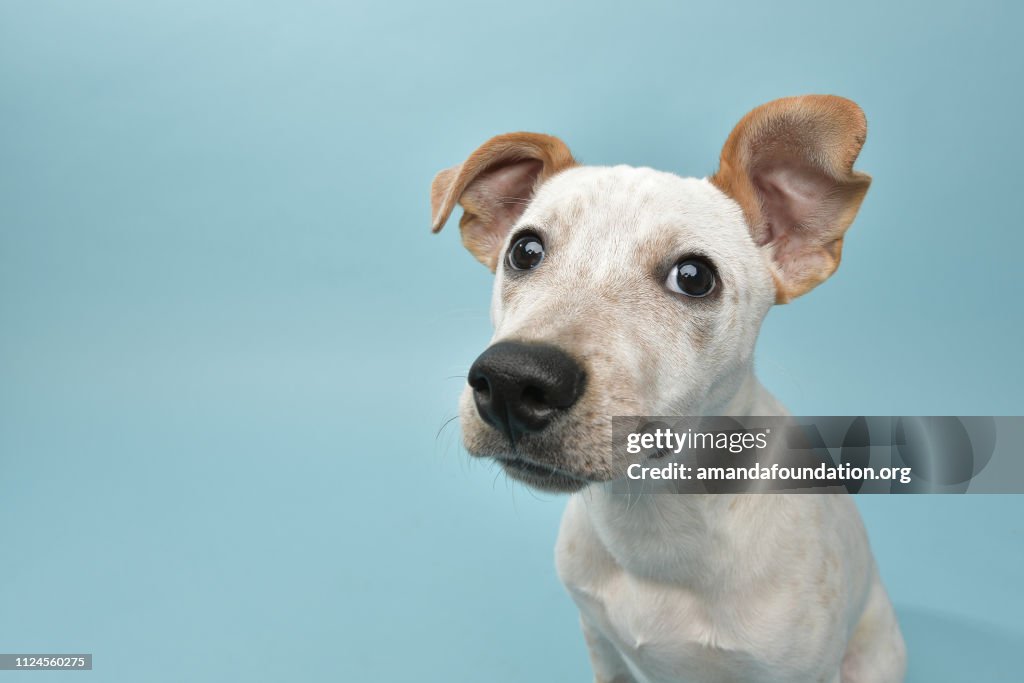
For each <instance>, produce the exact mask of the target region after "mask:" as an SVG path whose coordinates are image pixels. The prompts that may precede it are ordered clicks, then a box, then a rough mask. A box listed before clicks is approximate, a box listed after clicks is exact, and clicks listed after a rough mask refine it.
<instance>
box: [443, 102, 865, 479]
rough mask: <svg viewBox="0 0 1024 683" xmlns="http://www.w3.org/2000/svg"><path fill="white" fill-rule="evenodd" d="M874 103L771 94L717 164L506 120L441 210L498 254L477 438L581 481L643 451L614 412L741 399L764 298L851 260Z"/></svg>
mask: <svg viewBox="0 0 1024 683" xmlns="http://www.w3.org/2000/svg"><path fill="white" fill-rule="evenodd" d="M864 134H865V124H864V118H863V114H862V113H861V112H860V109H859V108H857V106H856V105H855V104H853V103H852V102H850V101H848V100H844V99H841V98H837V97H829V96H808V97H800V98H790V99H786V100H777V101H775V102H772V103H770V104H767V105H764V106H762V107H759V108H758V109H755V110H754V111H753V112H751V113H750V114H748V115H747V116H746V117H745V118H744V119H743V120H742V121H741V122H740V123H739V124H738V125H737V126H736V128H735V129H734V131H733V133H732V134H731V135H730V137H729V139H728V141H727V142H726V145H725V148H724V149H723V152H722V159H721V166H720V169H719V171H718V173H716V174H715V176H713V177H712V178H710V179H703V180H698V179H693V178H681V177H678V176H675V175H672V174H669V173H663V172H659V171H654V170H651V169H646V168H631V167H627V166H616V167H611V168H608V167H583V166H578V165H576V163H575V161H574V160H573V158H572V156H571V154H570V153H569V151H568V149H567V148H566V147H565V145H564V144H563V143H562V142H561V141H560V140H558V139H556V138H552V137H549V136H544V135H538V134H532V133H514V134H510V135H504V136H499V137H497V138H493V139H492V140H490V141H488V142H487V143H485V144H484V145H483V146H482V147H480V148H479V149H478V150H477V151H476V152H474V153H473V155H471V156H470V157H469V158H468V159H467V160H466V162H464V163H463V164H461V165H460V166H457V167H455V168H452V169H448V170H446V171H442V172H441V173H439V174H438V176H437V178H436V179H435V181H434V185H433V188H432V204H433V208H434V229H435V231H437V230H440V228H441V227H442V226H443V225H444V223H445V221H446V220H447V217H448V215H449V214H450V213H451V211H452V210H453V207H454V204H455V203H456V202H458V203H460V204H461V205H462V206H463V208H464V214H463V217H462V220H461V222H460V227H461V231H462V237H463V243H464V244H465V245H466V247H467V249H469V251H470V252H471V253H473V255H474V256H476V257H477V259H478V260H480V261H481V262H483V263H484V264H485V265H488V266H489V267H490V268H491V269H492V270H493V271H494V272H495V276H496V277H495V285H494V294H493V299H492V308H491V313H492V320H493V323H494V327H495V334H494V337H493V339H492V343H491V345H490V346H489V347H488V349H486V350H485V351H484V353H483V354H481V356H480V357H479V358H478V359H477V361H476V362H475V363H474V364H473V367H472V368H471V369H470V373H469V377H468V379H469V381H468V384H467V386H466V388H465V390H464V392H463V394H462V399H461V403H460V417H461V423H462V432H463V439H464V442H465V445H466V448H467V449H468V450H469V452H470V453H472V454H474V455H477V456H487V457H493V458H496V459H498V461H499V462H500V463H501V464H502V466H503V467H504V468H505V470H506V471H507V472H508V473H509V475H511V476H512V477H514V478H516V479H519V480H522V481H524V482H526V483H528V484H531V485H533V486H536V487H538V488H544V489H550V490H561V491H572V490H578V489H580V488H582V487H584V486H586V485H587V483H589V482H593V481H609V480H612V479H616V478H618V477H620V476H622V475H623V474H624V469H625V467H626V466H627V465H628V463H626V462H625V461H618V460H617V459H616V458H615V456H613V450H612V448H611V442H612V439H611V418H612V417H613V416H616V415H659V414H660V415H701V414H717V413H721V412H723V411H725V410H726V409H727V406H728V404H729V402H730V401H731V400H732V399H733V397H734V396H736V394H737V392H738V391H739V388H740V385H741V384H742V382H743V381H744V380H745V378H746V377H747V376H748V375H749V373H750V367H751V361H752V356H753V350H754V345H755V341H756V338H757V333H758V330H759V329H760V325H761V321H762V320H763V318H764V315H765V314H766V312H767V311H768V309H769V308H770V307H771V305H772V304H773V303H775V302H785V301H788V300H789V299H791V298H793V297H795V296H799V295H800V294H802V293H804V292H806V291H807V290H809V289H811V288H812V287H814V286H815V285H816V284H818V283H819V282H821V281H822V280H824V279H825V278H827V277H828V276H829V275H830V274H831V273H832V271H834V270H835V268H836V266H837V265H838V262H839V256H840V249H841V245H842V238H843V233H844V232H845V230H846V228H847V227H848V226H849V224H850V222H852V220H853V217H854V215H855V214H856V211H857V208H858V207H859V205H860V202H861V200H862V199H863V197H864V194H865V192H866V191H867V187H868V185H869V183H870V179H869V178H868V177H867V176H866V175H863V174H861V173H857V172H854V171H853V170H852V166H853V162H854V160H855V159H856V157H857V154H858V153H859V150H860V147H861V145H862V144H863V141H864Z"/></svg>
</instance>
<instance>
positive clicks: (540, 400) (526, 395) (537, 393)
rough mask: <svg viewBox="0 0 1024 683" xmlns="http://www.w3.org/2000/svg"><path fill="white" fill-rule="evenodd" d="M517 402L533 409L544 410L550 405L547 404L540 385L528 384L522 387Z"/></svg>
mask: <svg viewBox="0 0 1024 683" xmlns="http://www.w3.org/2000/svg"><path fill="white" fill-rule="evenodd" d="M519 402H520V403H521V404H522V405H523V406H525V407H527V408H531V409H533V410H546V409H548V408H550V407H551V406H550V405H548V401H547V399H546V398H544V391H543V390H542V389H541V388H540V387H535V386H528V387H526V388H524V389H523V393H522V394H521V395H520V397H519Z"/></svg>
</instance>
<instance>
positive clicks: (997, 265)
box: [0, 0, 1024, 683]
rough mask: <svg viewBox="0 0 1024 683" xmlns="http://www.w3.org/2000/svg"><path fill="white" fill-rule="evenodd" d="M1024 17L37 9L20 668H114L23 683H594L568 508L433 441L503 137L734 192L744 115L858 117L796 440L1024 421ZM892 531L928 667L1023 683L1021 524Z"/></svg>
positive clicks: (893, 6) (0, 542)
mask: <svg viewBox="0 0 1024 683" xmlns="http://www.w3.org/2000/svg"><path fill="white" fill-rule="evenodd" d="M1022 20H1024V14H1022V11H1021V10H1020V5H1019V4H1014V3H1011V2H1004V3H997V2H977V1H975V2H932V3H890V2H878V3H863V2H858V3H843V4H841V5H836V6H832V7H827V6H826V3H820V2H773V3H764V2H729V3H713V2H705V3H693V2H689V3H681V2H634V3H619V2H615V3H613V2H596V1H591V2H586V3H575V4H567V3H552V2H550V1H548V0H543V1H534V0H525V1H523V2H517V3H511V4H510V3H501V4H493V5H490V4H485V3H480V2H468V1H465V2H447V3H415V2H392V3H369V2H366V3H360V4H355V3H332V2H286V1H280V2H263V3H248V2H183V1H180V0H178V1H175V2H163V1H161V2H119V3H115V2H60V3H55V2H41V1H34V2H29V1H26V2H11V1H4V2H3V3H2V4H0V651H5V652H18V651H35V652H45V651H58V652H60V651H64V652H83V651H84V652H92V653H94V655H95V667H96V668H95V670H94V671H93V672H92V673H91V674H64V673H54V674H32V675H31V676H30V675H29V674H15V673H2V672H0V679H2V680H7V679H11V680H22V679H25V680H28V679H29V678H31V680H33V681H45V680H51V679H52V680H57V679H59V680H62V681H63V680H66V679H68V680H69V679H71V678H74V679H75V680H78V678H83V679H88V680H97V681H139V680H147V681H182V680H190V681H230V680H239V681H241V680H245V681H283V680H309V681H314V680H315V681H319V680H349V681H357V680H365V681H412V680H416V681H489V682H492V683H494V682H499V681H521V680H536V681H584V680H589V676H590V674H589V666H588V663H587V658H586V654H585V650H584V647H583V644H582V639H581V637H580V635H579V633H578V630H577V625H576V617H575V613H574V610H573V608H572V606H571V604H570V601H569V599H568V598H567V597H566V596H564V595H563V593H562V590H561V588H560V587H559V585H558V583H557V580H556V578H555V576H554V571H553V568H552V560H551V546H552V543H553V540H554V537H555V532H556V528H557V520H558V517H559V514H560V511H561V507H562V505H563V501H562V500H561V499H560V498H558V497H555V496H541V495H538V494H534V493H531V492H529V491H527V490H525V489H523V488H520V487H518V486H515V485H511V484H509V483H507V482H506V481H505V480H504V479H503V478H502V477H501V476H498V475H497V473H496V472H495V471H494V470H492V469H490V468H489V467H487V466H486V465H485V464H483V463H471V462H469V459H468V457H467V456H466V455H465V454H464V452H462V450H461V449H460V447H459V446H458V435H457V430H456V429H455V426H454V425H452V426H450V427H448V428H447V429H445V430H443V431H441V433H440V435H439V436H436V435H437V434H438V429H439V427H440V426H441V424H442V422H443V421H444V420H445V419H447V418H448V417H451V416H453V415H454V414H455V402H456V396H457V394H458V392H459V390H460V388H461V383H462V381H463V380H462V379H461V377H460V375H464V373H465V371H466V369H467V367H468V366H469V364H470V363H471V362H472V360H473V358H474V357H475V356H476V354H477V353H478V352H479V351H480V350H482V349H483V347H484V345H485V344H486V342H487V340H488V338H489V326H488V319H487V305H488V298H489V291H488V290H489V284H490V274H489V273H487V272H486V270H485V269H484V268H482V267H480V266H479V265H477V264H476V262H475V261H474V260H473V259H472V258H471V257H470V256H469V255H467V254H466V253H465V252H464V251H462V249H461V248H460V247H459V243H458V238H457V231H456V230H453V229H451V228H452V227H454V226H450V227H449V229H448V230H446V231H445V232H444V233H443V234H442V235H441V236H440V237H432V236H430V235H429V231H428V222H429V216H428V214H429V209H428V188H429V183H430V180H431V178H432V176H433V174H434V173H435V172H436V171H437V170H439V169H441V168H442V167H445V166H449V165H452V164H455V163H458V162H459V161H461V160H462V159H463V158H464V157H465V155H467V154H468V153H469V152H470V151H471V150H472V149H473V148H474V147H475V146H476V145H477V144H479V143H481V142H482V141H483V140H485V139H486V138H487V137H489V136H490V135H492V134H496V133H500V132H505V131H509V130H519V129H526V130H539V131H544V132H549V133H554V134H557V135H560V136H562V137H563V138H564V139H565V140H566V141H567V142H568V143H569V144H570V145H571V146H572V147H573V149H574V151H575V152H576V154H577V155H578V156H579V157H580V158H581V159H582V160H584V161H585V162H588V163H598V164H602V163H620V162H623V163H631V164H635V165H651V166H654V167H657V168H661V169H666V170H671V171H676V172H679V173H682V174H686V175H697V176H702V175H706V174H708V173H710V172H712V171H713V170H714V168H715V166H716V159H717V154H718V151H719V148H720V146H721V143H722V142H723V141H724V139H725V136H726V135H727V134H728V132H729V130H730V128H731V126H732V125H733V123H735V121H737V120H738V119H739V117H740V116H741V115H742V114H743V113H745V112H746V111H747V110H748V109H750V108H751V107H753V106H755V105H757V104H759V103H761V102H764V101H767V100H770V99H774V98H776V97H780V96H784V95H791V94H799V93H806V92H831V93H836V94H842V95H845V96H847V97H850V98H853V99H855V100H856V101H857V102H859V103H860V104H861V105H862V106H863V108H864V109H865V111H866V112H867V115H868V118H869V122H870V124H869V125H870V133H869V136H868V142H867V146H866V147H865V149H864V153H863V155H862V157H861V161H860V164H859V166H860V167H861V168H862V169H864V170H866V171H869V172H870V173H872V175H873V176H874V178H875V182H874V185H873V187H872V189H871V192H870V194H869V195H868V198H867V201H866V203H865V204H864V208H863V210H862V212H861V214H860V217H859V218H858V220H857V222H856V224H855V225H854V228H853V230H852V233H851V234H850V237H849V239H848V241H847V246H846V251H845V254H844V260H843V266H842V268H840V270H839V273H838V274H837V276H836V277H835V278H834V279H833V280H832V281H830V282H829V283H827V284H826V285H825V286H823V287H822V288H821V289H819V290H817V291H815V292H814V293H813V294H812V295H810V296H808V297H806V298H805V299H801V300H799V301H798V302H796V303H794V304H792V305H790V306H786V307H782V308H779V309H777V310H775V311H774V312H773V313H772V314H771V315H770V318H769V321H768V322H767V324H766V327H765V330H764V334H763V337H762V342H761V345H760V352H759V359H760V361H759V365H760V374H761V376H762V379H763V380H764V382H765V383H766V384H767V385H768V386H769V387H770V388H772V389H773V390H774V391H775V392H776V393H777V394H778V395H779V396H780V398H782V399H783V400H784V401H785V402H786V403H787V404H788V406H789V407H790V408H791V409H792V410H793V411H794V412H796V413H805V414H909V415H919V414H924V415H928V414H1018V415H1019V414H1022V413H1024V402H1022V399H1021V386H1022V381H1024V375H1022V370H1021V365H1022V364H1021V360H1020V348H1021V342H1022V339H1021V337H1022V303H1021V295H1022V288H1021V286H1020V277H1021V276H1020V272H1021V270H1020V267H1019V263H1020V259H1021V254H1022V253H1024V230H1022V226H1021V220H1020V215H1021V210H1020V201H1019V194H1020V181H1021V173H1020V161H1021V158H1022V157H1024V144H1022V141H1021V137H1020V136H1019V134H1018V133H1019V126H1020V116H1021V111H1022V105H1024V99H1022V96H1021V90H1020V85H1021V82H1022V75H1024V74H1022V71H1024V70H1022V50H1021V46H1020V40H1021V39H1020V35H1019V29H1020V26H1021V25H1022ZM860 504H861V508H862V510H863V512H864V516H865V518H866V521H867V524H868V527H869V531H870V533H871V536H872V539H873V542H874V546H875V550H876V553H877V556H878V559H879V562H880V565H881V567H882V571H883V574H884V577H885V579H886V582H887V584H888V586H889V589H890V591H891V593H892V596H893V599H894V601H895V603H896V604H897V606H898V608H899V610H900V613H901V615H902V618H903V622H904V626H905V629H906V631H907V638H908V641H909V644H910V648H911V662H912V663H911V672H912V675H911V678H910V680H912V681H918V682H920V683H925V682H928V683H935V682H936V681H1011V680H1014V681H1016V680H1020V674H1019V653H1020V651H1021V648H1022V646H1024V626H1022V620H1021V614H1022V610H1024V598H1022V594H1024V592H1022V589H1021V585H1020V578H1021V575H1022V574H1024V533H1022V532H1024V521H1022V519H1024V497H1002V498H989V497H980V496H979V497H970V496H967V497H948V498H943V499H939V498H931V497H918V498H909V497H908V498H896V497H893V498H889V499H871V500H861V501H860ZM794 531H795V532H799V530H794ZM1011 664H1012V668H1011Z"/></svg>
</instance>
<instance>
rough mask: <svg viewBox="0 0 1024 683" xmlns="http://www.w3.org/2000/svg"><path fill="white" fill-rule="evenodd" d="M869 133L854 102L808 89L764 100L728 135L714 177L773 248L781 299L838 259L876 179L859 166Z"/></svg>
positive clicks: (761, 241)
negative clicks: (806, 92)
mask: <svg viewBox="0 0 1024 683" xmlns="http://www.w3.org/2000/svg"><path fill="white" fill-rule="evenodd" d="M866 135H867V123H866V122H865V120H864V112H862V111H861V110H860V107H858V106H857V105H856V104H854V103H853V102H851V101H850V100H847V99H843V98H842V97H835V96H832V95H806V96H804V97H789V98H786V99H781V100H775V101H774V102H769V103H768V104H764V105H761V106H760V107H758V108H757V109H754V110H753V111H752V112H750V113H749V114H747V115H746V116H744V117H743V119H742V120H741V121H740V122H739V123H738V124H737V125H736V128H734V129H733V131H732V133H731V134H730V135H729V139H728V140H726V142H725V147H723V148H722V159H721V165H720V166H719V169H718V172H717V173H715V175H714V176H712V177H711V182H712V183H714V184H715V185H716V186H717V187H718V188H719V189H720V190H722V191H723V192H725V193H726V194H727V195H729V196H730V197H732V198H733V199H735V200H736V201H737V202H738V203H739V205H740V206H741V207H742V208H743V213H744V214H745V216H746V218H747V223H748V225H749V226H750V232H751V235H752V236H753V238H754V241H756V242H757V244H758V245H761V246H764V247H766V248H769V249H770V250H771V254H772V258H773V260H774V262H775V265H776V273H775V284H776V301H777V302H778V303H785V302H787V301H789V300H791V299H794V298H796V297H798V296H800V295H801V294H804V293H806V292H808V291H810V290H811V289H813V288H814V287H815V286H816V285H818V284H820V283H821V282H823V281H824V280H825V279H826V278H828V276H829V275H831V274H832V273H833V272H834V271H835V269H836V268H837V267H838V266H839V258H840V255H841V251H842V246H843V234H844V233H845V232H846V229H847V228H848V227H849V226H850V223H852V222H853V218H854V216H856V215H857V209H858V208H860V203H861V201H862V200H863V199H864V195H865V193H867V191H868V186H869V185H870V184H871V177H870V176H868V175H867V174H865V173H860V172H858V171H854V170H853V162H854V161H855V160H856V159H857V155H858V154H859V153H860V148H861V146H862V145H863V144H864V138H865V136H866Z"/></svg>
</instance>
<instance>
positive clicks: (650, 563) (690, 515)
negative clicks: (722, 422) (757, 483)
mask: <svg viewBox="0 0 1024 683" xmlns="http://www.w3.org/2000/svg"><path fill="white" fill-rule="evenodd" d="M707 413H708V414H718V415H728V416H733V417H743V416H748V415H785V414H787V412H786V410H785V408H783V406H782V405H781V404H780V403H779V402H778V400H777V399H776V398H775V397H774V396H772V395H771V393H769V392H768V391H767V390H766V389H765V388H764V387H763V386H762V385H761V383H760V382H759V381H758V380H757V378H756V377H755V376H754V374H753V372H752V371H751V372H748V373H747V374H746V376H745V377H744V378H743V379H742V380H741V381H740V382H739V390H738V391H737V392H736V393H735V395H734V396H732V397H731V399H730V400H728V401H726V402H725V403H724V404H720V411H714V412H713V410H708V411H707ZM617 484H618V485H617ZM622 486H623V482H621V481H620V482H605V483H602V484H595V485H592V486H590V487H588V488H587V489H586V490H585V491H583V492H581V493H579V494H577V495H579V496H581V497H582V499H583V502H584V506H585V508H586V510H587V512H588V515H589V517H590V520H591V524H592V525H593V528H594V530H595V531H596V532H597V534H598V536H599V537H600V538H601V540H602V542H603V544H604V545H605V547H606V548H607V549H608V551H609V552H610V553H611V554H612V556H613V557H614V558H615V560H616V561H617V562H618V563H619V564H620V566H623V567H624V568H626V569H628V570H629V571H631V572H632V573H634V574H636V575H639V576H644V577H646V578H650V579H656V580H671V581H673V582H675V583H677V584H680V583H681V584H684V585H687V584H688V585H691V586H692V587H694V588H695V589H701V590H704V591H712V592H713V591H715V590H718V589H720V588H721V586H723V585H724V584H723V581H725V580H727V579H728V576H723V575H722V572H723V571H725V572H726V573H727V574H728V573H729V572H740V573H738V574H736V575H735V576H734V577H733V578H734V579H735V581H733V582H732V585H735V582H741V581H743V580H744V577H745V576H751V575H756V572H757V571H758V569H759V568H758V567H756V566H750V562H751V561H756V559H757V558H758V557H764V558H766V559H767V558H768V557H771V553H767V552H766V553H757V552H751V548H752V547H758V546H766V547H767V546H769V545H771V544H772V543H774V542H775V541H776V537H777V536H778V534H779V533H780V529H779V528H778V525H777V524H775V523H774V521H773V520H776V519H779V518H780V517H779V515H778V514H777V513H778V512H779V511H778V510H777V508H779V507H782V506H785V505H787V504H788V501H789V499H790V498H791V496H775V495H755V494H750V495H740V494H715V495H706V494H703V495H702V494H680V493H669V492H667V491H666V493H665V494H663V495H634V496H630V495H629V494H623V493H618V492H616V491H622V490H624V489H623V488H622ZM666 486H671V484H670V483H669V484H666ZM740 551H742V554H743V556H745V557H747V558H748V560H747V565H746V566H745V567H743V568H742V570H741V569H740V568H731V561H730V558H735V557H736V556H737V554H738V553H740Z"/></svg>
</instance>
